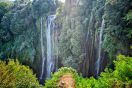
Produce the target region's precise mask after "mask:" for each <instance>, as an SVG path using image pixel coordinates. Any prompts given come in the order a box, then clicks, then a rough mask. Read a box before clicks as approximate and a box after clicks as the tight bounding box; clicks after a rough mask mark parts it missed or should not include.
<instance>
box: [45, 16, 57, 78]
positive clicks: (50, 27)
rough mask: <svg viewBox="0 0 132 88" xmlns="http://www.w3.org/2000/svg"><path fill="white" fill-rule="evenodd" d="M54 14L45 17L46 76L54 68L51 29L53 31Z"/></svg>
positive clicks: (48, 76) (48, 75)
mask: <svg viewBox="0 0 132 88" xmlns="http://www.w3.org/2000/svg"><path fill="white" fill-rule="evenodd" d="M55 18H56V15H49V16H48V18H47V29H46V38H47V68H46V71H47V73H46V77H47V78H50V76H51V72H53V70H54V68H55V60H54V58H53V57H52V55H53V53H52V47H53V46H52V44H53V42H52V38H51V31H54V20H55Z"/></svg>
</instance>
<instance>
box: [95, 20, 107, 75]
mask: <svg viewBox="0 0 132 88" xmlns="http://www.w3.org/2000/svg"><path fill="white" fill-rule="evenodd" d="M104 27H105V20H104V18H103V19H102V24H101V28H100V34H99V48H98V58H97V61H96V76H98V75H99V71H100V63H101V53H102V37H103V31H104Z"/></svg>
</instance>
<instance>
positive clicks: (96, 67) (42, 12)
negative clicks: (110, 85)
mask: <svg viewBox="0 0 132 88" xmlns="http://www.w3.org/2000/svg"><path fill="white" fill-rule="evenodd" d="M0 3H2V4H0V10H1V11H0V58H1V59H0V60H3V61H7V62H8V61H9V58H14V60H16V59H18V61H19V62H20V63H21V64H23V65H27V66H29V67H30V68H31V69H32V70H33V73H34V74H36V76H37V79H38V80H39V83H40V84H44V83H45V82H47V81H46V80H49V79H51V78H52V77H53V76H52V74H54V73H55V72H58V71H60V72H61V70H58V69H59V68H61V67H62V68H63V67H64V68H65V67H68V68H69V69H70V68H73V69H75V70H76V71H77V73H78V74H79V75H81V76H82V77H84V78H90V77H94V78H95V80H96V79H99V77H100V74H101V73H102V72H106V69H111V70H114V69H116V68H115V66H114V64H115V61H116V60H117V59H116V57H117V56H118V55H120V54H123V55H125V56H132V41H131V40H132V26H131V24H132V22H131V15H132V14H131V13H132V1H131V0H65V3H64V2H63V3H62V2H61V1H60V0H15V1H8V0H7V1H1V2H0ZM3 3H4V4H3ZM4 5H5V8H4ZM113 61H114V62H113ZM123 69H125V68H123ZM62 70H63V69H62ZM68 71H69V70H68ZM64 72H65V71H64ZM71 72H74V71H73V70H71ZM108 72H109V71H108ZM62 73H63V72H62ZM115 73H116V72H115ZM90 79H91V78H90ZM126 79H127V78H126ZM47 88H48V87H47ZM53 88H54V87H53ZM82 88H83V87H82ZM88 88H89V87H88ZM95 88H96V87H95ZM102 88H105V87H102Z"/></svg>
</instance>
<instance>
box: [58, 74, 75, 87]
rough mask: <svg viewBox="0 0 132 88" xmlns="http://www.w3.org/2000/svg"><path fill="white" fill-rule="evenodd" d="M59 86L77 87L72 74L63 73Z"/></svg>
mask: <svg viewBox="0 0 132 88" xmlns="http://www.w3.org/2000/svg"><path fill="white" fill-rule="evenodd" d="M58 87H59V88H75V81H74V79H73V77H72V75H71V74H66V75H63V76H62V77H61V78H60V82H59V84H58Z"/></svg>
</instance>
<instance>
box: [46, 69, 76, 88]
mask: <svg viewBox="0 0 132 88" xmlns="http://www.w3.org/2000/svg"><path fill="white" fill-rule="evenodd" d="M67 73H71V74H72V76H73V78H74V79H76V78H77V77H78V74H77V72H76V70H74V69H72V68H67V67H62V68H60V69H59V70H58V72H56V73H54V74H52V79H48V80H46V83H45V87H44V88H58V87H57V85H58V82H59V80H60V77H61V76H63V75H64V74H67Z"/></svg>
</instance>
